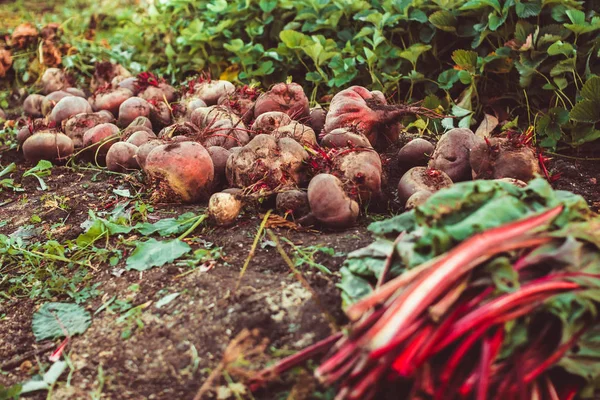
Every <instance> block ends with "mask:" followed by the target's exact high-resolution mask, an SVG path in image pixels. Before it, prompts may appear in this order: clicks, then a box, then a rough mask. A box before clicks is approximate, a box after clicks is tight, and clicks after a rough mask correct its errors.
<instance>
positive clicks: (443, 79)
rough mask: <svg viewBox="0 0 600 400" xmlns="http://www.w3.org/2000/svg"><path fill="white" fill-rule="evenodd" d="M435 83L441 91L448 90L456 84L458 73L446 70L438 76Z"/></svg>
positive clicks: (453, 70)
mask: <svg viewBox="0 0 600 400" xmlns="http://www.w3.org/2000/svg"><path fill="white" fill-rule="evenodd" d="M437 81H438V85H439V87H440V88H441V89H445V90H450V89H451V88H452V86H453V85H454V84H455V83H456V82H458V71H457V70H455V69H454V68H452V69H447V70H446V71H444V72H442V73H441V74H439V75H438V79H437Z"/></svg>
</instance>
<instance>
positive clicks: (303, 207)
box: [275, 189, 310, 218]
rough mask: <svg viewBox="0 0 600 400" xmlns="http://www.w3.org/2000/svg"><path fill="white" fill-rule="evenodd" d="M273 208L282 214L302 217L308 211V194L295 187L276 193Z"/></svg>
mask: <svg viewBox="0 0 600 400" xmlns="http://www.w3.org/2000/svg"><path fill="white" fill-rule="evenodd" d="M275 209H276V210H277V211H279V212H280V213H282V214H283V213H285V214H291V215H293V216H294V217H295V218H299V217H303V216H305V215H307V214H308V213H309V212H310V206H309V204H308V194H307V193H306V192H303V191H301V190H297V189H292V190H287V191H285V192H281V193H278V194H277V198H276V199H275Z"/></svg>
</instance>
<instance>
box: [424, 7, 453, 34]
mask: <svg viewBox="0 0 600 400" xmlns="http://www.w3.org/2000/svg"><path fill="white" fill-rule="evenodd" d="M429 22H431V24H432V25H433V26H435V27H436V28H438V29H440V30H442V31H445V32H456V23H457V20H456V17H455V16H454V14H452V12H450V11H448V10H438V11H436V12H434V13H433V14H431V15H430V16H429Z"/></svg>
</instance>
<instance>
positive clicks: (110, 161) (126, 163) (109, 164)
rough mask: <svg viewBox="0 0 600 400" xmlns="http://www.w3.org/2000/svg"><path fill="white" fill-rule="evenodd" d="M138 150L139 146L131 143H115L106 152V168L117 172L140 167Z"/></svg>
mask: <svg viewBox="0 0 600 400" xmlns="http://www.w3.org/2000/svg"><path fill="white" fill-rule="evenodd" d="M137 150H138V147H137V146H135V145H133V144H131V143H127V142H117V143H114V144H113V145H112V146H110V148H109V149H108V152H107V153H106V168H108V170H109V171H115V172H126V171H128V170H134V169H140V166H139V164H138V162H137V158H136V153H137Z"/></svg>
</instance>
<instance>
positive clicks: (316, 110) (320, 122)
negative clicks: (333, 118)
mask: <svg viewBox="0 0 600 400" xmlns="http://www.w3.org/2000/svg"><path fill="white" fill-rule="evenodd" d="M326 118H327V110H325V109H324V108H323V107H320V106H319V107H313V108H311V109H310V120H309V123H308V125H310V127H311V128H312V129H313V131H315V133H316V134H317V136H320V135H321V132H322V131H323V128H324V127H325V119H326Z"/></svg>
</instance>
